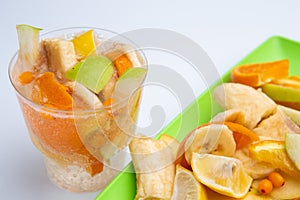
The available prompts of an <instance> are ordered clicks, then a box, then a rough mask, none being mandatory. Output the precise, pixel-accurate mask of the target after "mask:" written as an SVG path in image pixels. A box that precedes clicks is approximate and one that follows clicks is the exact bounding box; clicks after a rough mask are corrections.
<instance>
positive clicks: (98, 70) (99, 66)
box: [65, 55, 114, 94]
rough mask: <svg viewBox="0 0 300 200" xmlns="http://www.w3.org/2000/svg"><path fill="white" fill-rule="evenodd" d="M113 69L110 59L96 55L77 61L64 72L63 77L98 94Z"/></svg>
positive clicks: (109, 77)
mask: <svg viewBox="0 0 300 200" xmlns="http://www.w3.org/2000/svg"><path fill="white" fill-rule="evenodd" d="M113 71H114V67H113V64H112V62H111V60H109V59H108V58H106V57H105V56H98V55H97V56H93V57H89V58H87V59H86V60H84V61H81V62H79V63H77V64H76V65H75V66H74V67H72V68H71V69H70V70H68V71H67V72H66V73H65V77H66V78H68V79H70V80H73V81H77V82H78V83H81V84H82V85H84V86H85V87H87V88H88V89H90V90H92V91H93V92H94V93H97V94H98V93H99V92H100V91H101V90H102V89H103V88H104V87H105V85H106V84H107V83H108V82H109V80H110V79H111V77H112V75H113Z"/></svg>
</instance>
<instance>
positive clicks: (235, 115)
mask: <svg viewBox="0 0 300 200" xmlns="http://www.w3.org/2000/svg"><path fill="white" fill-rule="evenodd" d="M210 122H212V123H224V122H234V123H238V124H241V125H244V124H245V115H244V113H243V111H242V110H240V109H229V110H225V111H224V112H220V113H218V114H217V115H216V116H214V117H213V118H212V119H211V120H210Z"/></svg>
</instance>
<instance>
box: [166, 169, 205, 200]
mask: <svg viewBox="0 0 300 200" xmlns="http://www.w3.org/2000/svg"><path fill="white" fill-rule="evenodd" d="M182 199H185V200H207V195H206V191H205V187H204V186H203V185H202V184H201V183H199V182H198V181H197V180H196V179H195V177H194V175H193V172H191V171H189V170H187V169H185V168H184V167H182V166H180V165H177V166H176V175H175V181H174V189H173V195H172V200H182Z"/></svg>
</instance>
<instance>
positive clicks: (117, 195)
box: [96, 36, 300, 200]
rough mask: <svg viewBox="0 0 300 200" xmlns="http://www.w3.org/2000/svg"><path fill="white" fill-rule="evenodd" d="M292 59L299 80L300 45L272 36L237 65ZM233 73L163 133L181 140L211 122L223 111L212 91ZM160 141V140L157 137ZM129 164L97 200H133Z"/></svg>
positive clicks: (133, 188)
mask: <svg viewBox="0 0 300 200" xmlns="http://www.w3.org/2000/svg"><path fill="white" fill-rule="evenodd" d="M280 59H289V61H290V74H293V75H298V76H300V43H299V42H296V41H293V40H290V39H286V38H283V37H281V36H273V37H271V38H269V39H267V40H266V41H265V42H264V43H262V44H261V45H260V46H258V47H257V48H256V49H254V50H253V51H252V52H251V53H250V54H249V55H247V56H246V57H245V58H244V59H242V60H241V61H240V62H239V63H237V64H236V66H237V65H241V64H247V63H256V62H265V61H274V60H280ZM229 78H230V70H229V71H228V72H227V73H225V74H224V75H223V77H222V78H221V79H220V80H218V81H217V82H216V83H215V84H214V85H212V86H211V87H210V88H208V89H207V90H206V91H205V92H204V93H203V94H202V95H200V96H199V97H198V98H197V99H196V100H195V101H194V102H193V103H192V104H191V105H189V106H188V107H187V108H186V109H185V110H184V111H183V112H182V113H181V114H179V115H178V116H177V117H176V118H175V119H174V120H173V121H172V122H171V123H170V124H169V125H168V126H167V127H166V128H164V130H162V131H161V133H167V134H169V135H171V136H174V137H176V138H177V139H178V140H182V139H183V138H184V136H185V135H186V134H187V133H188V132H189V131H191V130H192V129H194V128H195V127H197V126H198V125H200V124H202V123H205V122H208V121H209V120H210V119H211V117H212V116H214V115H215V114H216V113H218V112H220V111H221V108H220V107H219V106H218V105H216V103H215V102H214V101H213V100H212V96H211V94H212V91H213V88H214V87H215V86H216V85H219V84H221V83H222V82H228V81H229ZM157 137H159V136H157ZM132 170H133V166H132V164H129V165H128V166H127V167H126V169H125V170H124V171H126V172H121V173H120V174H119V175H118V176H117V177H116V178H115V179H114V180H113V181H112V182H111V183H110V184H109V185H108V186H107V187H106V188H105V189H104V190H103V191H102V192H101V193H100V194H99V195H98V196H97V197H96V200H133V199H134V197H135V194H136V182H135V174H134V173H129V171H132Z"/></svg>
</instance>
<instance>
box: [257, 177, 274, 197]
mask: <svg viewBox="0 0 300 200" xmlns="http://www.w3.org/2000/svg"><path fill="white" fill-rule="evenodd" d="M272 190H273V184H272V182H271V181H270V180H268V179H263V180H261V181H260V182H259V184H258V191H259V192H260V193H261V194H269V193H271V192H272Z"/></svg>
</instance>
